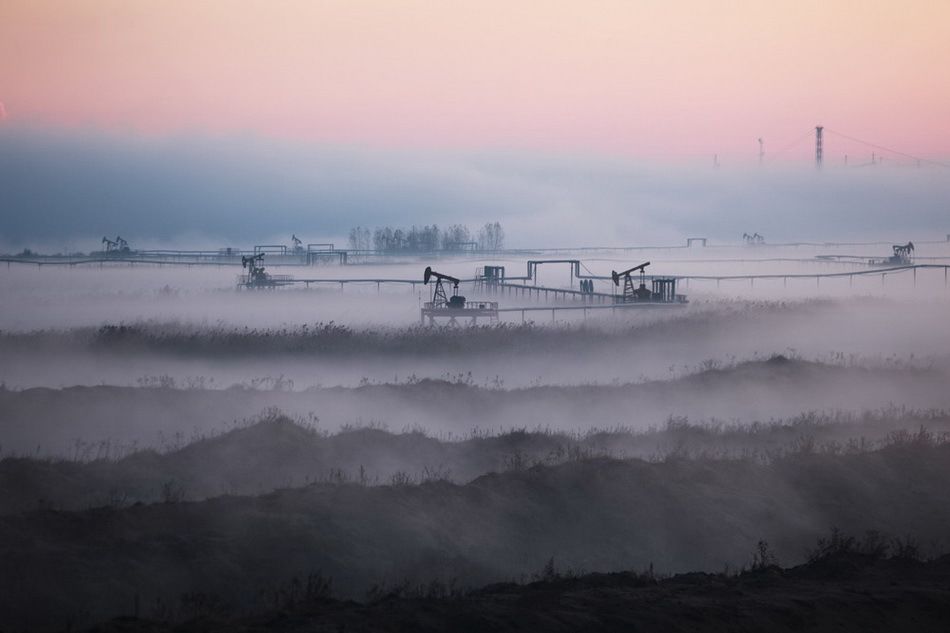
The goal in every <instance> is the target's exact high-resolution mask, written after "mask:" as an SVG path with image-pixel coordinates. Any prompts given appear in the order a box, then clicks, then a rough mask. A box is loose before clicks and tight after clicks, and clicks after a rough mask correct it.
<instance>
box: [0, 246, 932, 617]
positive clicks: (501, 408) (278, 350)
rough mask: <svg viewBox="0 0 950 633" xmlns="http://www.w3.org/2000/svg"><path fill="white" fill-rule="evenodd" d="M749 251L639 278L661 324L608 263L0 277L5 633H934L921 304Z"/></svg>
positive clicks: (616, 264) (116, 266)
mask: <svg viewBox="0 0 950 633" xmlns="http://www.w3.org/2000/svg"><path fill="white" fill-rule="evenodd" d="M749 248H750V247H748V246H746V247H743V246H736V247H731V248H730V249H723V250H722V251H720V252H716V253H712V254H711V252H710V251H709V250H708V249H705V248H703V247H699V248H697V247H695V246H690V247H689V248H688V249H679V248H670V249H669V250H668V251H666V252H661V253H656V252H651V253H650V257H651V260H652V264H651V266H653V267H654V268H655V269H657V270H659V271H663V272H664V273H668V274H670V275H671V276H670V278H671V279H672V278H676V279H677V280H678V284H679V286H678V288H677V290H676V293H677V294H678V295H682V296H683V297H684V299H683V300H678V301H677V302H675V303H672V304H670V305H669V307H665V306H661V307H663V308H664V309H651V308H654V306H653V305H652V302H651V301H646V302H641V299H639V298H638V296H637V295H636V294H635V293H632V294H630V295H629V296H627V295H625V288H624V278H623V275H624V274H626V275H628V277H629V278H631V279H632V282H633V283H632V286H633V288H634V290H635V289H636V287H637V285H638V283H640V284H642V285H641V287H643V286H646V284H647V283H649V279H650V278H647V277H645V273H644V272H643V269H642V268H641V269H639V270H638V269H634V270H633V271H632V272H628V273H616V272H615V271H616V270H617V269H622V268H626V267H624V266H622V264H623V263H625V261H626V259H627V258H625V257H624V256H622V255H621V254H618V253H614V254H609V253H608V254H606V256H605V257H602V258H590V259H588V260H585V259H584V258H583V255H581V256H580V259H579V260H577V261H579V262H580V264H578V267H577V269H576V271H575V269H574V268H571V266H573V264H569V266H568V268H565V267H563V266H562V267H556V268H551V269H550V270H544V271H543V272H537V271H536V272H535V273H534V274H535V275H536V277H535V278H534V279H532V280H529V281H526V282H517V281H513V280H507V279H505V280H503V281H501V280H497V279H495V280H492V279H485V278H482V277H479V275H480V274H484V273H483V272H482V271H484V270H487V269H488V268H490V267H492V266H494V267H496V268H497V269H501V270H502V271H504V270H508V271H511V270H518V268H520V267H522V266H523V265H524V264H523V263H519V261H518V260H517V257H512V255H510V254H506V255H505V256H504V257H503V258H497V257H493V258H486V257H484V256H482V257H478V256H476V257H475V258H474V259H472V257H470V256H469V257H466V256H464V255H460V254H455V255H443V256H442V257H441V258H440V259H438V260H437V261H433V260H431V259H426V258H420V257H418V256H414V255H411V254H405V253H401V254H399V255H398V256H397V255H387V256H378V257H375V258H367V260H366V261H364V262H362V263H361V262H360V261H359V259H356V261H353V259H350V260H348V261H347V263H346V264H342V262H341V261H338V262H336V263H327V262H325V261H324V262H319V263H316V264H314V265H312V267H305V266H300V265H299V264H296V265H295V266H290V267H282V268H281V269H280V270H281V275H282V277H280V278H279V279H290V278H293V279H304V278H307V279H310V278H319V279H324V280H326V279H330V280H332V279H337V280H354V283H353V284H352V285H346V284H345V283H339V282H336V285H335V286H334V285H333V283H327V284H326V285H324V286H320V285H319V284H316V285H314V287H309V286H310V284H308V286H307V287H300V288H296V287H265V288H255V287H243V288H241V287H239V288H238V289H235V283H236V282H235V279H237V280H238V281H237V283H238V284H239V286H240V284H242V283H244V284H246V283H247V281H246V280H247V279H250V277H248V276H247V275H249V274H250V273H247V272H246V271H247V266H245V267H244V272H242V274H244V275H245V276H243V277H235V274H234V271H235V270H241V269H240V268H238V267H239V266H240V260H237V263H235V262H234V260H233V256H232V254H230V253H228V254H223V255H221V257H222V258H224V259H223V260H222V261H221V262H220V263H219V264H218V265H216V266H211V267H197V268H196V269H195V270H194V271H193V272H192V271H191V269H189V268H186V267H183V266H182V265H181V264H180V263H179V264H177V265H172V266H163V265H159V264H156V263H154V262H150V261H139V262H135V261H134V260H133V261H132V265H130V264H129V263H120V262H116V261H110V260H109V259H104V261H102V262H100V263H98V264H94V265H92V266H90V265H88V264H79V265H75V266H74V265H66V266H60V265H57V264H53V265H49V266H44V265H39V266H38V265H36V264H35V263H33V264H32V266H31V265H30V264H29V263H26V264H24V263H22V262H18V263H17V264H14V265H12V266H10V267H8V268H7V269H5V270H3V271H2V275H0V291H2V293H3V296H4V298H5V303H4V310H3V312H2V314H0V356H2V358H3V363H2V368H0V381H2V383H0V558H2V560H3V561H4V566H5V571H4V573H3V574H0V614H2V622H0V627H3V629H4V630H42V631H57V630H76V629H90V628H94V629H95V630H99V631H139V630H141V631H146V630H147V631H164V630H168V631H171V630H176V631H204V630H248V631H250V630H255V631H258V630H281V631H298V630H299V631H304V630H306V631H315V630H317V631H322V630H326V631H339V630H356V631H361V630H367V631H368V630H381V631H389V630H391V631H403V630H414V631H428V630H431V631H439V630H516V629H518V630H525V629H537V630H565V631H569V630H618V631H620V630H630V628H631V627H634V628H635V627H648V628H649V627H658V628H662V629H663V630H696V629H695V628H694V626H693V625H696V624H697V623H702V625H703V626H704V627H706V628H705V629H703V630H720V629H722V630H736V628H735V627H736V623H737V622H740V623H743V624H742V625H741V627H740V628H742V627H746V628H747V629H748V630H759V629H760V628H761V627H767V628H769V629H770V630H793V629H798V628H800V627H801V626H802V622H803V620H802V618H803V617H804V618H806V620H805V621H806V622H808V621H811V622H815V623H821V622H829V621H837V620H836V618H839V616H840V614H842V613H848V614H850V615H849V620H848V622H849V626H851V627H853V628H854V629H855V630H858V629H859V628H860V627H861V625H862V623H863V624H864V625H868V623H871V624H875V623H880V622H885V623H886V622H894V623H896V622H905V621H906V620H907V618H908V617H909V616H908V613H913V614H914V615H913V617H914V618H916V620H915V621H918V622H919V623H920V624H921V626H922V627H923V628H925V629H926V628H927V627H928V626H931V625H935V624H936V623H939V622H941V621H942V618H945V617H947V613H948V609H950V606H947V605H948V603H947V601H946V600H945V593H946V591H947V589H946V587H947V582H948V579H950V562H948V561H950V559H948V558H947V556H946V554H947V552H948V551H950V543H948V542H947V537H946V534H947V526H948V525H950V497H948V492H947V487H946V485H945V482H946V480H947V479H948V476H950V452H948V451H950V391H948V389H947V385H950V327H948V325H947V320H946V308H947V296H948V295H947V286H946V285H945V280H944V275H943V270H942V269H940V268H937V269H936V270H934V269H928V268H920V269H918V268H913V264H911V265H910V266H911V267H910V268H907V269H900V270H896V271H890V278H888V277H887V276H886V275H885V276H882V275H880V274H877V275H875V276H873V277H871V276H868V275H866V274H865V273H866V271H867V270H868V269H869V266H870V265H869V264H868V263H866V262H863V261H859V262H854V261H845V262H842V263H838V264H828V263H827V260H824V259H822V258H821V257H816V255H821V254H822V252H823V248H822V247H812V250H811V252H803V248H802V247H801V246H794V247H782V246H772V247H765V246H762V245H759V246H754V247H752V248H754V249H755V250H754V252H753V253H752V254H750V250H749ZM762 248H768V249H769V252H768V255H769V257H768V258H765V257H764V253H763V251H762V250H761V249H762ZM852 248H854V247H852ZM918 248H919V249H920V251H923V252H924V255H926V256H927V257H929V258H930V259H927V260H924V259H921V260H920V261H939V258H940V257H943V256H944V255H943V254H944V253H945V252H946V250H947V248H948V247H946V246H945V245H944V244H942V243H940V242H933V243H927V244H926V245H921V246H918ZM922 256H923V255H922ZM288 257H290V255H288ZM228 258H232V259H228ZM710 258H714V259H715V260H716V261H718V262H719V263H718V264H710ZM739 259H741V260H742V261H741V262H737V261H736V260H739ZM766 259H767V260H768V261H766ZM771 260H777V261H771ZM31 261H32V260H31ZM37 261H40V260H37ZM49 261H53V260H49ZM267 261H268V260H267V259H266V258H264V257H259V258H257V259H256V260H255V263H254V265H255V266H263V265H265V264H266V263H267ZM274 261H279V256H274V255H271V256H270V262H271V263H270V264H269V265H270V266H271V268H270V269H268V270H274V269H275V266H274V264H273V262H274ZM532 261H538V260H532ZM558 261H560V260H558ZM569 261H571V262H572V261H574V260H569ZM260 262H265V264H261V263H260ZM499 262H501V263H499ZM425 266H428V267H429V268H428V270H427V271H426V274H425V279H424V280H423V279H422V275H421V272H422V271H423V268H424V267H425ZM581 266H582V267H581ZM711 266H712V268H713V269H715V270H716V274H717V275H719V276H720V277H721V279H716V280H709V279H704V278H703V274H704V273H706V272H708V271H709V270H710V267H711ZM435 268H437V269H438V270H437V271H436V272H434V273H433V272H430V271H432V270H433V269H435ZM496 268H492V270H493V271H494V270H495V269H496ZM611 269H613V271H611ZM472 270H475V271H476V275H475V277H472V272H471V271H472ZM528 270H529V272H530V271H531V270H532V269H531V264H530V263H529V265H528ZM776 270H780V271H781V272H779V273H776ZM870 270H880V266H877V267H871V268H870ZM440 271H446V272H440ZM575 272H580V274H579V275H577V276H578V277H581V275H587V277H581V278H580V279H578V278H575ZM842 272H845V273H853V276H852V277H848V275H838V274H835V273H842ZM910 272H912V275H913V276H912V277H911V276H910V274H909V273H910ZM829 273H833V274H830V275H829ZM262 274H269V273H266V272H265V273H262ZM491 274H495V273H494V272H493V273H491ZM498 274H503V273H498ZM509 275H510V273H509ZM611 275H613V277H612V276H611ZM641 275H643V276H644V277H643V279H641V278H640V276H641ZM735 277H738V278H739V279H738V280H736V279H734V278H735ZM588 278H589V279H590V281H587V279H588ZM659 278H662V276H661V277H659ZM275 279H276V278H275ZM372 279H381V280H384V281H383V282H381V283H378V284H377V283H375V282H374V281H372ZM723 279H725V280H726V281H723ZM367 280H369V281H367ZM385 280H390V281H385ZM402 280H405V281H406V283H405V284H403V283H402ZM411 280H416V282H415V283H413V284H410V283H408V282H409V281H411ZM423 281H425V283H421V282H423ZM435 281H440V282H443V283H444V285H445V287H446V288H447V289H448V290H446V291H445V292H446V294H445V295H444V297H445V304H444V306H443V305H442V304H439V301H440V298H439V296H438V292H437V289H436V288H434V287H433V284H434V283H435ZM456 282H457V283H456ZM581 282H583V283H581ZM453 283H454V284H455V286H453ZM509 285H511V286H516V287H514V288H513V289H512V288H507V286H509ZM578 288H580V291H578V290H577V289H578ZM539 289H542V291H539ZM543 289H547V294H545V293H544V292H543ZM555 290H556V291H558V292H560V294H555V295H553V296H552V294H551V293H552V292H554V291H555ZM462 292H464V293H465V295H466V299H465V301H466V302H467V304H471V303H473V302H475V303H478V302H481V303H480V304H479V305H487V303H488V302H495V303H496V304H497V305H498V306H500V308H506V307H513V306H514V307H517V308H518V310H515V311H512V312H504V311H500V312H499V313H498V315H497V318H492V319H489V320H488V321H486V322H476V323H475V324H471V323H468V322H467V321H465V320H464V319H463V318H462V317H463V315H466V314H467V313H465V312H464V310H465V308H460V307H453V306H451V305H450V303H451V302H450V301H448V293H452V294H453V296H455V294H459V296H461V293H462ZM601 296H603V297H606V298H609V301H606V300H603V301H602V300H600V299H599V297H601ZM644 296H647V295H644ZM598 301H602V302H601V303H598ZM433 302H434V303H433ZM598 306H600V307H598ZM552 308H554V310H553V311H552ZM480 309H481V308H480ZM426 310H430V311H431V310H436V314H437V315H441V313H439V312H438V310H444V311H446V312H445V314H446V315H448V316H456V317H458V318H457V319H455V320H456V321H462V322H456V323H451V322H450V323H445V322H442V323H440V322H435V323H428V322H427V321H426V320H425V319H423V320H422V323H421V324H420V322H419V316H418V315H419V314H420V312H421V313H422V314H423V316H424V315H425V314H426V312H425V311H426ZM453 310H454V312H452V311H453ZM520 310H524V311H523V312H522V311H520ZM895 583H897V584H896V585H895ZM896 587H897V588H896ZM855 591H857V592H859V593H854V592H855ZM803 601H804V602H808V603H809V604H813V607H811V608H810V612H809V613H810V615H807V616H803V615H802V614H801V613H800V611H799V610H798V609H797V608H796V607H795V605H798V604H801V603H802V602H803ZM727 604H728V605H729V606H725V605H727ZM673 605H677V606H675V607H674V606H673ZM683 614H686V616H685V617H684V615H683Z"/></svg>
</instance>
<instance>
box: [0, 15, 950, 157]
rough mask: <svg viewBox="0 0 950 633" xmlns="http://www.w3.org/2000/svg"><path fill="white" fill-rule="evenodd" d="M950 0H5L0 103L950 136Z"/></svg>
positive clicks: (178, 120)
mask: <svg viewBox="0 0 950 633" xmlns="http://www.w3.org/2000/svg"><path fill="white" fill-rule="evenodd" d="M948 67H950V3H948V2H946V1H945V0H932V1H928V0H907V1H900V2H898V1H890V2H881V1H879V0H861V1H854V2H852V1H842V0H837V1H834V0H833V1H828V0H824V1H819V2H816V1H813V0H794V1H784V0H770V1H768V2H761V1H753V2H740V1H730V0H718V1H717V0H699V1H679V2H676V1H669V0H662V1H652V0H640V1H636V2H633V1H630V0H621V1H614V0H594V1H590V2H586V1H585V2H580V1H574V2H563V1H558V0H544V1H525V2H516V1H511V0H506V1H503V2H494V1H491V0H478V1H468V0H454V1H452V2H437V1H420V0H400V1H398V2H395V1H380V0H374V1H368V0H340V1H332V0H331V1H318V0H304V1H300V2H296V1H279V0H278V1H274V0H267V1H257V0H247V1H242V2H229V1H216V0H211V1H202V2H183V1H174V2H169V1H167V0H165V1H160V0H139V1H136V2H128V1H127V0H87V1H76V0H72V1H70V0H67V1H65V2H63V1H61V0H57V1H55V2H50V1H47V0H4V2H3V3H0V102H3V103H4V105H5V109H6V111H7V113H8V119H9V120H20V121H30V122H39V123H43V124H55V125H63V126H69V127H73V126H94V127H97V128H105V129H110V130H123V131H135V132H145V133H223V134H234V133H250V134H260V135H265V136H271V135H277V136H282V137H289V138H298V139H307V140H314V141H322V142H329V143H338V144H340V143H342V144H351V143H355V144H362V145H369V146H387V147H426V148H443V147H451V148H468V149H485V148H517V149H528V150H533V149H543V150H551V149H555V150H566V151H576V150H584V151H593V152H611V153H619V154H621V155H634V156H658V155H664V156H683V155H696V154H700V155H712V154H714V153H719V154H722V155H724V156H730V155H741V154H743V153H746V154H749V155H754V154H755V153H756V152H757V151H758V145H757V142H756V139H757V138H759V137H763V138H764V139H765V142H766V146H767V150H768V149H772V150H778V149H780V148H781V147H782V146H783V145H785V144H787V143H790V142H792V141H793V140H794V139H795V138H796V137H798V136H799V134H800V133H803V132H807V131H808V130H809V129H810V128H812V127H813V126H814V125H816V124H818V123H822V124H824V125H827V126H828V127H829V128H832V129H836V130H840V131H841V132H843V133H845V134H849V135H853V136H855V137H858V138H862V139H869V140H871V141H872V142H875V143H880V144H882V145H885V146H897V147H899V148H902V149H903V150H904V151H907V152H909V153H912V154H921V155H926V156H935V155H946V154H947V152H948V149H950V126H948V125H947V124H946V115H947V113H948V112H950V81H947V80H946V69H947V68H948Z"/></svg>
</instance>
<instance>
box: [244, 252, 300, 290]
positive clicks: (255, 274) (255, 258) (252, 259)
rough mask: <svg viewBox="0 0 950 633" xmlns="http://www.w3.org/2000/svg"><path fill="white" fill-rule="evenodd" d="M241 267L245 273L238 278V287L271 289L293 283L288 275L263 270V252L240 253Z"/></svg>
mask: <svg viewBox="0 0 950 633" xmlns="http://www.w3.org/2000/svg"><path fill="white" fill-rule="evenodd" d="M241 268H244V269H246V270H247V274H245V275H241V277H240V278H239V279H238V288H249V289H261V288H268V289H273V288H276V287H277V286H286V285H288V284H292V283H293V277H291V276H290V275H272V274H270V273H269V272H267V271H265V270H264V253H257V254H255V255H242V256H241Z"/></svg>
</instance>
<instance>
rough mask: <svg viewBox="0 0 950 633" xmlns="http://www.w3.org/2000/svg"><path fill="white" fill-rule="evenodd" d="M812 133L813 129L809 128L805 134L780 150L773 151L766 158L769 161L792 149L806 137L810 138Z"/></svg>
mask: <svg viewBox="0 0 950 633" xmlns="http://www.w3.org/2000/svg"><path fill="white" fill-rule="evenodd" d="M811 135H812V131H811V130H808V131H807V132H805V133H804V134H802V135H801V136H800V137H798V138H797V139H796V140H795V141H793V142H792V143H789V144H788V145H786V146H785V147H783V148H782V149H780V150H779V151H777V152H773V153H771V154H768V155H766V157H765V159H766V160H767V161H770V160H772V159H773V158H775V157H776V156H778V155H779V154H782V153H783V152H787V151H788V150H790V149H792V148H793V147H795V146H796V145H798V144H799V143H801V142H802V141H804V140H805V139H806V138H808V137H809V136H811Z"/></svg>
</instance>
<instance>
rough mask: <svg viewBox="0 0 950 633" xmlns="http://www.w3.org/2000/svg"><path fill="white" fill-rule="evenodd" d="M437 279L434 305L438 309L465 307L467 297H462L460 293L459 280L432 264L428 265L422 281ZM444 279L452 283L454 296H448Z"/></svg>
mask: <svg viewBox="0 0 950 633" xmlns="http://www.w3.org/2000/svg"><path fill="white" fill-rule="evenodd" d="M432 279H435V286H434V287H433V289H432V307H433V308H436V309H441V308H458V309H462V308H464V307H465V297H461V296H459V294H458V290H459V280H458V279H456V278H455V277H452V276H450V275H443V274H442V273H439V272H436V271H434V270H432V266H426V270H425V272H424V273H423V275H422V283H423V284H428V283H429V281H431V280H432ZM443 281H448V282H451V283H452V296H451V297H447V296H446V294H445V287H444V286H443V285H442V282H443Z"/></svg>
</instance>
